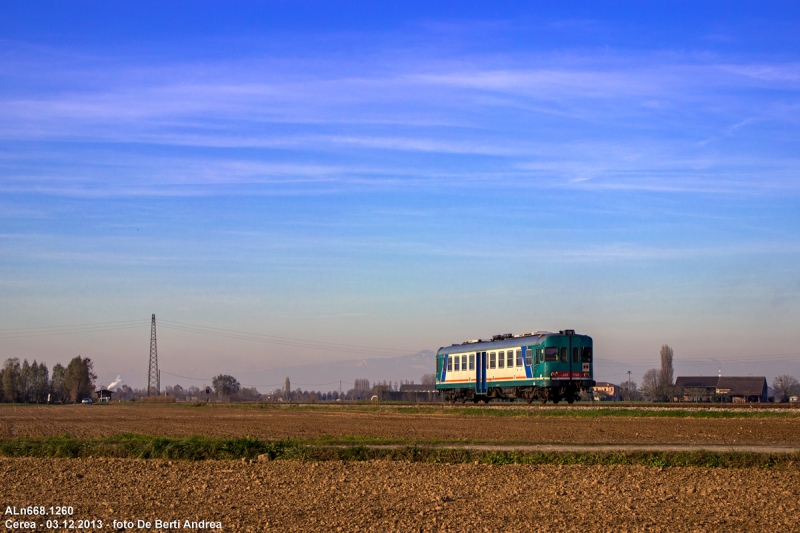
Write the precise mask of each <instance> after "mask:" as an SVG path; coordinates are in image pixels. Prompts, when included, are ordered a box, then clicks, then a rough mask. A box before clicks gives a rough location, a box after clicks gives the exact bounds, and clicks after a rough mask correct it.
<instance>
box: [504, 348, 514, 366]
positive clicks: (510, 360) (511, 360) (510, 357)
mask: <svg viewBox="0 0 800 533" xmlns="http://www.w3.org/2000/svg"><path fill="white" fill-rule="evenodd" d="M506 357H507V359H506V366H507V367H508V368H514V352H512V351H511V350H509V351H508V352H506Z"/></svg>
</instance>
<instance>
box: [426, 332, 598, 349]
mask: <svg viewBox="0 0 800 533" xmlns="http://www.w3.org/2000/svg"><path fill="white" fill-rule="evenodd" d="M561 335H574V336H576V337H586V335H580V334H576V333H574V332H573V331H571V330H564V331H559V332H558V333H553V332H551V331H536V332H533V333H524V334H522V335H512V334H510V333H507V334H505V335H495V336H494V337H493V339H494V340H492V339H478V340H473V341H464V342H462V343H459V344H453V345H452V346H444V347H442V348H439V351H438V352H436V355H445V354H451V353H466V352H477V351H486V350H502V349H503V348H518V347H520V346H530V345H533V344H540V343H541V342H542V340H544V339H546V338H547V337H553V336H556V337H558V336H561Z"/></svg>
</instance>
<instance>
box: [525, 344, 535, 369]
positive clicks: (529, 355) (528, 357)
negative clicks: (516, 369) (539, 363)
mask: <svg viewBox="0 0 800 533" xmlns="http://www.w3.org/2000/svg"><path fill="white" fill-rule="evenodd" d="M525 364H526V365H527V366H533V350H531V349H530V348H528V349H527V350H525Z"/></svg>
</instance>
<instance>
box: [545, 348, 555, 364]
mask: <svg viewBox="0 0 800 533" xmlns="http://www.w3.org/2000/svg"><path fill="white" fill-rule="evenodd" d="M544 360H545V361H549V362H552V363H554V362H556V361H558V348H556V347H555V346H551V347H548V348H545V349H544Z"/></svg>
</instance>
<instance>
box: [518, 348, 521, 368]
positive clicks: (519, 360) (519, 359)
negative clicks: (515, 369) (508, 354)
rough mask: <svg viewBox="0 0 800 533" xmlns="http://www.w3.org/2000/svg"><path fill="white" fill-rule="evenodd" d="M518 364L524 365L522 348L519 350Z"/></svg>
mask: <svg viewBox="0 0 800 533" xmlns="http://www.w3.org/2000/svg"><path fill="white" fill-rule="evenodd" d="M517 366H522V350H517Z"/></svg>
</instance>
